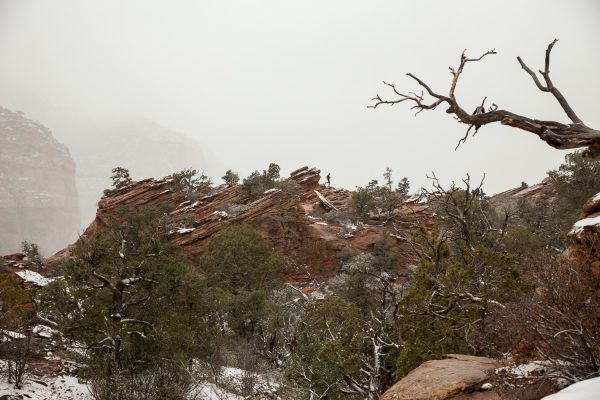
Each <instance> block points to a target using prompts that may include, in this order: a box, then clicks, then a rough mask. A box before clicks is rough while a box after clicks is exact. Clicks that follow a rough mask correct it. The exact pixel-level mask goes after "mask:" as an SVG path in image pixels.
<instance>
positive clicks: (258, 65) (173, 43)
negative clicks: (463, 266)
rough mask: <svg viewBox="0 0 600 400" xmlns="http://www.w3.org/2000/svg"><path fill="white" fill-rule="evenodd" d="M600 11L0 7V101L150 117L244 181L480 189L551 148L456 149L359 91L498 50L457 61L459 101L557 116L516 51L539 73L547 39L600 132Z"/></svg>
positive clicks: (560, 74) (543, 7)
mask: <svg viewBox="0 0 600 400" xmlns="http://www.w3.org/2000/svg"><path fill="white" fill-rule="evenodd" d="M599 17H600V3H598V2H597V1H594V0H589V1H529V2H523V1H502V2H485V1H452V2H440V1H419V2H417V1H413V2H404V1H402V2H401V1H369V2H364V1H349V0H336V1H322V0H321V1H307V0H303V1H281V0H272V1H257V2H250V1H223V0H218V1H149V0H139V1H122V0H115V1H105V0H103V1H82V0H72V1H64V0H53V1H23V0H14V1H11V0H0V105H2V106H4V107H7V108H11V109H17V110H21V111H24V112H25V114H26V115H28V116H31V117H33V118H35V119H37V120H39V121H40V122H41V123H46V124H47V125H48V126H50V127H51V128H52V129H53V130H54V131H55V135H56V136H57V137H58V138H59V139H60V137H61V135H60V132H56V131H57V129H60V127H61V126H64V124H66V123H67V122H68V121H70V120H74V121H91V122H90V124H93V125H97V124H100V123H106V124H109V123H116V121H121V120H128V119H147V120H151V121H154V122H155V123H157V124H160V125H161V126H164V127H167V128H168V129H171V130H173V131H176V132H181V133H183V134H185V135H187V136H188V137H190V138H193V139H195V140H196V141H197V142H198V143H199V145H200V146H199V148H201V149H202V150H201V152H202V155H199V156H198V160H199V165H194V167H196V168H198V169H204V170H205V171H206V172H207V173H209V174H210V175H212V176H213V177H214V178H215V180H217V181H218V177H220V176H221V175H222V173H223V172H224V171H225V170H226V169H228V168H231V169H233V170H236V171H238V172H239V173H240V175H243V176H245V175H247V174H248V173H249V172H250V171H251V170H254V169H262V168H266V166H267V165H268V163H269V162H278V163H279V164H280V165H281V167H282V170H283V172H284V173H287V172H289V171H291V170H292V169H295V168H297V167H300V166H303V165H309V166H316V167H319V168H321V169H322V170H323V171H324V172H325V173H327V172H331V175H332V184H333V185H335V186H343V187H346V188H353V187H354V186H355V185H364V184H365V183H366V182H367V181H368V180H370V179H372V178H378V177H380V175H381V173H382V172H383V170H384V168H385V167H386V166H390V167H391V168H392V169H393V170H394V172H395V174H396V176H397V177H398V178H400V177H402V176H407V177H408V178H409V179H410V180H411V181H412V183H413V187H418V186H421V185H426V184H427V182H426V181H427V180H426V178H425V174H426V173H427V172H428V171H435V172H436V173H437V174H438V175H439V176H441V177H442V178H443V179H445V180H450V179H460V178H461V177H462V176H463V175H464V174H465V173H466V172H470V173H471V175H473V176H475V177H480V176H481V175H482V174H483V173H487V185H486V187H487V190H486V191H487V192H488V193H492V192H497V191H500V190H505V189H507V188H509V187H513V186H517V185H519V184H520V183H521V181H527V182H529V183H534V182H536V181H539V180H540V179H542V178H543V176H544V175H545V173H546V171H547V170H549V169H551V168H553V167H555V166H557V165H558V164H559V163H560V162H561V161H562V159H563V157H564V155H565V153H564V152H562V151H558V150H554V149H552V148H550V147H548V146H547V145H546V144H544V143H543V142H541V141H540V140H539V139H538V138H537V137H535V136H534V135H532V134H528V133H526V132H523V131H518V130H516V129H513V128H509V127H504V126H500V125H494V126H487V127H484V128H482V129H481V131H480V132H479V133H478V134H477V136H475V137H474V138H470V139H469V140H468V141H467V142H466V143H465V144H464V145H463V146H461V147H460V148H459V149H458V150H457V151H455V150H454V148H455V146H456V144H457V142H458V140H459V139H460V138H461V137H462V136H463V135H464V133H465V130H466V126H464V125H461V124H458V123H457V122H456V121H454V120H453V118H451V116H449V115H447V114H445V113H444V108H443V107H441V108H440V109H438V110H435V111H432V112H423V113H421V114H420V115H419V116H417V117H416V118H415V117H414V112H413V111H410V110H409V109H408V108H409V107H408V105H405V104H400V105H397V106H395V107H393V108H386V107H381V108H378V109H376V110H373V109H368V108H367V107H366V106H367V105H369V104H370V103H371V101H370V99H371V98H372V97H374V96H375V95H376V94H377V93H379V94H381V95H382V96H383V95H388V94H390V92H389V90H388V89H387V88H386V87H384V86H383V84H382V80H386V81H389V82H394V83H396V84H397V85H398V87H399V88H401V89H402V90H404V91H410V90H417V89H419V88H418V87H417V86H416V84H415V82H413V81H411V80H410V79H409V78H407V77H406V76H405V73H406V72H413V73H415V74H416V75H417V76H419V77H421V78H423V79H424V80H425V81H427V82H428V83H430V84H431V85H432V87H433V88H434V89H435V90H437V91H440V92H447V90H448V88H449V82H450V74H449V70H448V67H449V66H455V65H456V64H457V63H458V60H459V56H460V53H461V52H462V50H463V49H467V54H469V55H473V56H477V55H479V54H480V53H482V52H484V51H486V50H489V49H492V48H495V49H496V51H497V52H498V54H497V55H494V56H490V57H487V58H486V59H485V60H483V61H482V62H480V63H476V64H469V65H467V67H466V69H465V72H464V75H463V76H462V77H461V81H460V82H459V86H458V90H457V94H458V97H459V100H460V102H461V103H462V105H463V106H464V107H465V108H467V109H469V108H473V109H474V108H475V107H476V106H477V105H478V104H479V103H480V102H481V100H482V98H483V97H484V96H487V98H488V104H491V103H492V102H493V103H496V104H497V105H499V106H500V107H501V108H505V109H508V110H511V111H513V112H516V113H521V114H525V115H528V116H531V117H533V118H539V119H555V120H559V121H567V119H566V116H565V115H564V113H563V112H562V110H561V109H560V107H559V106H558V104H557V103H556V101H555V100H554V99H553V98H552V96H551V95H549V94H547V93H541V92H540V91H539V90H537V89H536V87H535V86H534V84H533V82H532V80H531V78H530V77H529V76H528V75H527V74H526V73H525V72H524V71H523V70H521V68H520V67H519V65H518V63H517V61H516V56H517V55H520V56H521V57H523V58H524V60H525V61H526V62H527V63H528V64H529V65H530V66H531V67H532V68H533V69H534V70H537V69H539V68H541V67H542V66H543V58H544V51H545V49H546V46H547V45H548V43H550V42H551V41H552V40H553V39H554V38H558V39H559V42H558V43H557V45H556V46H555V48H554V50H553V53H552V57H553V58H552V65H551V73H552V78H553V81H554V82H555V84H556V85H557V86H558V87H559V88H560V89H561V90H562V92H563V93H564V95H565V96H566V97H567V99H568V100H569V102H570V103H571V105H572V106H573V108H574V109H575V110H576V111H577V113H578V114H579V115H580V116H581V118H582V119H583V120H584V121H585V122H586V123H587V124H588V125H590V126H594V127H599V126H600V113H599V112H598V103H597V92H598V91H599V90H600V74H599V73H598V71H600V55H599V52H598V49H600V24H599V23H598V22H599V19H598V18H599ZM45 119H47V120H48V121H45ZM59 120H60V121H62V125H61V124H59V123H58V122H57V121H59ZM65 121H67V122H65ZM94 132H95V133H94ZM97 132H98V129H89V130H86V129H82V130H80V133H79V134H80V135H82V138H85V135H86V134H98V133H97ZM83 140H85V139H83ZM114 145H115V146H118V145H119V143H118V141H116V142H115V143H114ZM131 151H135V152H138V153H139V152H142V153H143V148H137V149H131ZM170 156H173V155H170ZM161 161H162V160H149V162H151V163H161ZM200 164H202V165H200ZM79 167H80V166H78V168H79ZM134 172H135V171H134ZM107 173H108V171H107Z"/></svg>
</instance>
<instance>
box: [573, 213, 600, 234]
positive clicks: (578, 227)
mask: <svg viewBox="0 0 600 400" xmlns="http://www.w3.org/2000/svg"><path fill="white" fill-rule="evenodd" d="M594 225H600V217H592V218H584V219H580V220H579V221H577V222H575V224H573V229H571V232H569V234H570V235H579V234H580V233H581V232H582V231H583V228H585V227H586V226H594Z"/></svg>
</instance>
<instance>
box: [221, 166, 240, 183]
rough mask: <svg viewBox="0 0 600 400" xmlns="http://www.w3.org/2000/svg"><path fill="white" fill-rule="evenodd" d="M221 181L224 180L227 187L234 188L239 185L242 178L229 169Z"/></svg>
mask: <svg viewBox="0 0 600 400" xmlns="http://www.w3.org/2000/svg"><path fill="white" fill-rule="evenodd" d="M221 179H223V180H224V181H225V183H226V184H227V185H229V186H234V185H237V184H238V182H239V181H240V176H239V175H238V174H237V173H236V172H233V171H232V170H230V169H228V170H227V172H225V175H223V176H222V177H221Z"/></svg>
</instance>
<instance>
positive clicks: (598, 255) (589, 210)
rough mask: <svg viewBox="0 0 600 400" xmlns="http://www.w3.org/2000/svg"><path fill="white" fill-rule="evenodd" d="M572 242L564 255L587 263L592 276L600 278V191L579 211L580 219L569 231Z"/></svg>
mask: <svg viewBox="0 0 600 400" xmlns="http://www.w3.org/2000/svg"><path fill="white" fill-rule="evenodd" d="M569 237H570V238H571V239H572V240H573V244H572V245H571V246H570V247H569V248H568V249H567V250H566V251H565V253H564V257H566V258H567V259H570V260H579V261H580V262H583V263H584V264H586V265H589V267H590V268H591V271H592V272H593V274H594V276H596V277H598V278H600V193H598V194H596V195H595V196H593V197H592V198H590V199H589V200H588V201H587V202H586V203H585V204H584V205H583V209H582V212H581V219H580V220H579V221H577V222H575V224H573V228H572V229H571V231H570V232H569Z"/></svg>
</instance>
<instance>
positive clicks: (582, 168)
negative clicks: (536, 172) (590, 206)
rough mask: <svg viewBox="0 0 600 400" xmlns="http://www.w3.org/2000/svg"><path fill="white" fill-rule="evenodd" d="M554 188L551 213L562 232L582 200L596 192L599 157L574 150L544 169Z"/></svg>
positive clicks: (599, 178) (599, 187)
mask: <svg viewBox="0 0 600 400" xmlns="http://www.w3.org/2000/svg"><path fill="white" fill-rule="evenodd" d="M548 175H549V176H550V178H551V179H552V181H553V185H554V187H555V189H556V199H555V210H554V217H555V218H556V221H555V222H556V223H557V224H558V225H559V227H560V229H561V231H562V232H567V231H568V230H569V229H571V226H572V225H573V223H574V222H575V221H576V220H577V219H578V215H579V213H580V212H581V207H582V206H583V204H584V203H585V202H586V201H587V200H588V199H589V198H590V197H592V196H593V195H595V194H596V193H598V192H600V159H597V158H589V157H585V156H584V155H583V153H582V152H580V151H576V152H573V153H571V154H567V155H566V156H565V162H564V163H563V164H561V165H560V167H559V168H558V169H555V170H552V171H549V172H548Z"/></svg>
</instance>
